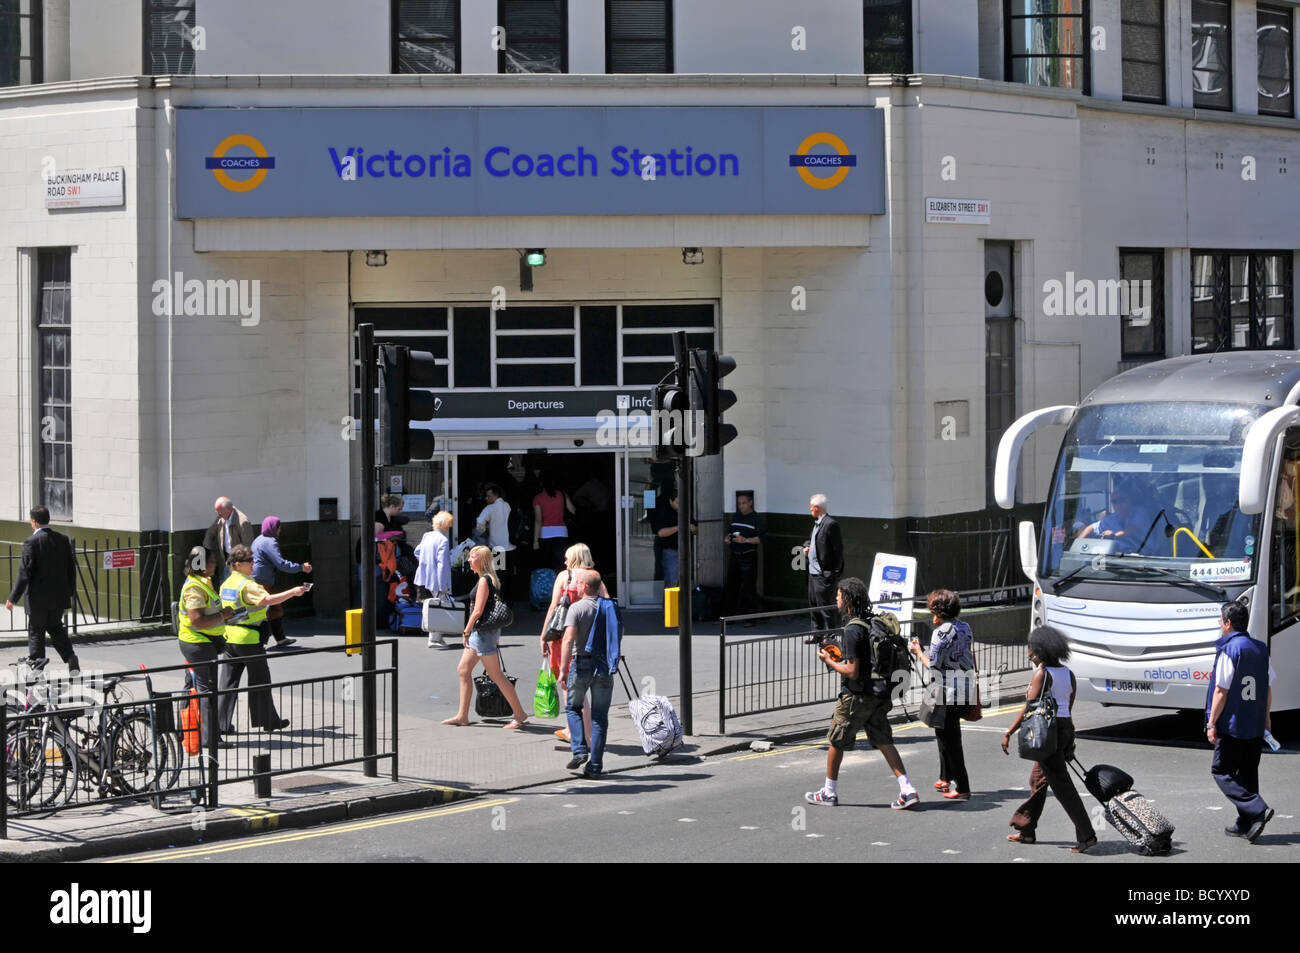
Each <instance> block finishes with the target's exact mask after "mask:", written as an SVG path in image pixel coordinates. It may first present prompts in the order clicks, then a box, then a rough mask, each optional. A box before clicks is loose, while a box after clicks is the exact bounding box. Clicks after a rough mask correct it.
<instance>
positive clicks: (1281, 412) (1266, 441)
mask: <svg viewBox="0 0 1300 953" xmlns="http://www.w3.org/2000/svg"><path fill="white" fill-rule="evenodd" d="M1297 422H1300V407H1296V406H1294V405H1291V406H1283V407H1277V408H1275V409H1273V410H1270V411H1269V412H1268V413H1266V414H1265V415H1264V416H1263V417H1260V418H1259V420H1256V421H1255V422H1254V423H1253V424H1251V425H1250V427H1249V429H1247V431H1246V444H1245V446H1244V447H1243V448H1242V451H1241V478H1240V481H1239V483H1238V488H1237V495H1238V497H1239V498H1240V500H1241V511H1242V512H1243V513H1247V514H1255V513H1262V512H1264V508H1265V507H1266V506H1268V498H1269V495H1270V493H1269V490H1270V489H1271V487H1270V486H1269V471H1270V469H1271V468H1272V463H1273V447H1274V441H1276V440H1277V438H1278V436H1279V435H1280V434H1281V433H1282V432H1283V431H1285V430H1286V429H1287V428H1288V427H1292V426H1295V424H1296V423H1297Z"/></svg>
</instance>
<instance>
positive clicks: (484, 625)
mask: <svg viewBox="0 0 1300 953" xmlns="http://www.w3.org/2000/svg"><path fill="white" fill-rule="evenodd" d="M514 624H515V614H514V612H512V611H511V609H510V607H509V606H508V605H506V604H505V601H504V600H503V599H502V598H501V596H499V595H498V594H497V593H495V592H494V593H492V598H491V599H489V600H488V605H487V608H486V609H484V610H483V616H482V618H480V619H479V620H478V624H477V625H475V626H474V628H476V629H505V628H508V627H510V626H512V625H514Z"/></svg>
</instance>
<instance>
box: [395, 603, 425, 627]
mask: <svg viewBox="0 0 1300 953" xmlns="http://www.w3.org/2000/svg"><path fill="white" fill-rule="evenodd" d="M393 616H394V620H393V626H392V628H393V631H395V632H397V633H398V634H399V635H400V634H402V633H405V632H419V631H420V630H421V629H423V628H424V618H423V616H424V613H423V609H422V607H421V606H420V604H419V603H418V602H411V601H410V600H409V599H398V600H397V602H396V603H394V604H393Z"/></svg>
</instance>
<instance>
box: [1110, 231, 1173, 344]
mask: <svg viewBox="0 0 1300 953" xmlns="http://www.w3.org/2000/svg"><path fill="white" fill-rule="evenodd" d="M1139 256H1140V257H1150V258H1151V301H1150V302H1148V306H1149V307H1150V308H1151V350H1149V351H1130V350H1127V349H1126V348H1125V347H1124V325H1125V324H1126V322H1127V321H1128V318H1129V316H1128V315H1120V319H1119V320H1120V335H1119V349H1120V360H1122V361H1140V360H1151V359H1160V358H1163V357H1164V356H1165V250H1164V249H1163V248H1121V249H1120V250H1119V277H1120V280H1121V281H1127V280H1128V278H1126V277H1125V275H1124V259H1125V258H1126V257H1139Z"/></svg>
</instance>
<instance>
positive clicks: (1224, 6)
mask: <svg viewBox="0 0 1300 953" xmlns="http://www.w3.org/2000/svg"><path fill="white" fill-rule="evenodd" d="M1192 105H1194V106H1195V107H1196V108H1198V109H1228V110H1230V109H1232V9H1231V6H1230V4H1229V2H1228V0H1192Z"/></svg>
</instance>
